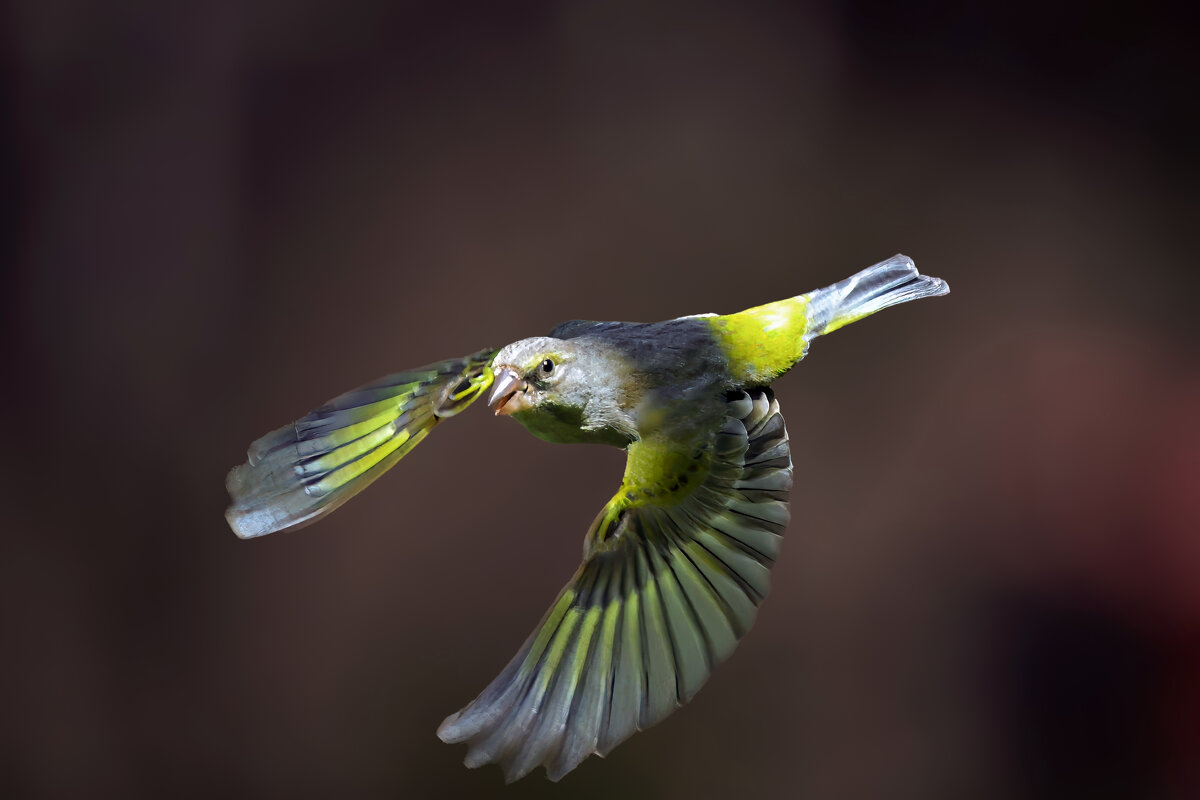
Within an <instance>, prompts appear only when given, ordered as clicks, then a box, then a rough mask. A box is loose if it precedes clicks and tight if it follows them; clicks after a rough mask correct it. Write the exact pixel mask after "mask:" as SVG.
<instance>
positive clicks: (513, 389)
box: [488, 367, 529, 414]
mask: <svg viewBox="0 0 1200 800" xmlns="http://www.w3.org/2000/svg"><path fill="white" fill-rule="evenodd" d="M528 388H529V385H528V384H527V383H525V381H524V380H522V379H521V376H520V375H518V374H517V371H516V370H514V369H513V368H512V367H504V368H503V369H501V370H500V371H499V372H497V373H496V380H495V381H494V382H493V383H492V393H491V394H490V395H488V405H489V406H490V407H491V409H492V411H495V412H496V413H497V414H513V413H515V412H517V411H522V410H524V409H526V408H529V401H528V400H526V399H525V390H526V389H528Z"/></svg>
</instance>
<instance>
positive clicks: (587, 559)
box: [438, 389, 792, 781]
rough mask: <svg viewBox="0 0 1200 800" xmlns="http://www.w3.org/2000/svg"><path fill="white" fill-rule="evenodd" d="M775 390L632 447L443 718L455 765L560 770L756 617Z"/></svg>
mask: <svg viewBox="0 0 1200 800" xmlns="http://www.w3.org/2000/svg"><path fill="white" fill-rule="evenodd" d="M791 485H792V461H791V455H790V451H789V447H788V437H787V431H786V429H785V428H784V423H783V417H782V416H780V413H779V404H778V403H777V402H776V401H775V399H774V397H773V395H772V393H771V391H770V389H754V390H752V391H751V392H749V393H746V392H738V393H736V394H732V395H731V396H730V398H729V399H728V402H727V406H726V417H725V420H724V424H723V426H722V427H721V428H720V429H719V430H718V431H716V432H715V433H714V434H712V436H711V437H709V439H708V440H707V441H705V442H703V443H701V444H700V445H699V446H698V447H689V448H685V449H682V450H681V449H678V448H673V447H671V446H669V445H666V444H663V443H655V442H653V441H647V442H638V443H636V444H634V445H631V446H630V451H629V460H628V462H627V465H626V472H625V480H624V482H623V483H622V486H621V490H620V491H619V492H618V493H617V495H616V496H615V497H614V498H613V499H612V500H611V501H610V502H609V503H608V505H606V506H605V508H604V510H603V511H602V512H601V513H600V515H599V516H598V517H597V519H596V522H595V523H593V525H592V529H591V530H590V531H589V533H588V538H587V541H586V542H585V548H584V549H585V553H584V562H583V564H582V565H581V566H580V567H579V569H578V570H577V571H576V573H575V576H574V577H573V578H572V580H571V582H570V583H569V584H567V586H566V587H565V588H564V589H563V591H562V593H561V594H560V595H559V596H558V599H557V600H556V601H555V603H554V605H553V606H552V607H551V609H550V610H549V611H548V612H547V614H546V616H545V617H544V618H543V619H542V622H541V624H540V625H539V626H538V627H537V629H536V630H535V631H534V632H533V634H532V635H531V636H530V637H529V639H528V640H527V641H526V642H525V644H524V645H523V646H522V647H521V649H520V651H519V652H518V653H517V655H516V656H515V657H514V658H513V659H512V661H511V662H510V663H509V664H508V666H507V667H506V668H505V669H504V671H503V672H502V673H501V674H500V676H499V677H497V678H496V679H495V680H494V681H493V682H492V683H491V685H490V686H488V687H487V688H486V689H484V691H483V693H482V694H480V695H479V697H477V698H476V699H475V700H474V701H473V702H472V703H471V704H470V705H468V706H467V707H466V708H464V709H463V710H461V711H459V712H458V713H456V714H453V715H451V716H450V717H448V718H447V719H446V720H445V722H443V723H442V725H441V727H440V728H439V729H438V736H440V737H441V738H442V739H443V740H444V741H446V742H467V743H468V744H469V745H470V749H469V751H468V753H467V757H466V761H465V763H466V765H467V766H469V767H477V766H480V765H483V764H486V763H490V762H495V763H497V764H499V765H500V766H501V767H503V769H504V772H505V776H506V777H507V779H508V780H510V781H512V780H516V779H517V778H520V777H522V776H524V775H525V774H527V773H528V772H529V771H530V770H532V769H534V768H535V767H536V766H538V765H545V767H546V770H547V773H548V775H549V777H550V779H551V780H558V779H559V778H561V777H562V776H563V775H565V774H566V773H568V772H570V771H571V770H572V769H574V768H575V767H576V766H578V765H579V764H580V762H582V761H583V760H584V759H585V758H587V757H588V756H589V755H590V754H592V753H598V754H600V755H605V754H607V753H608V752H609V751H610V750H612V748H614V747H615V746H616V745H618V744H620V743H621V742H622V741H624V740H625V739H627V738H628V737H629V736H631V735H632V734H633V733H634V732H635V731H637V730H641V729H644V728H648V727H649V726H651V725H654V724H655V723H657V722H659V721H661V720H662V719H663V718H665V717H666V716H667V715H669V714H670V713H671V712H672V711H673V710H675V708H677V707H678V706H680V705H682V704H683V703H685V702H687V701H688V700H689V699H691V697H692V696H693V695H694V694H695V693H696V691H697V690H699V688H700V687H701V686H702V685H703V684H704V682H705V681H706V680H707V679H708V676H709V675H710V674H711V673H712V670H713V669H714V668H715V667H716V665H717V664H719V663H721V662H722V661H724V660H725V659H726V658H727V657H728V656H729V654H730V653H731V652H732V651H733V649H734V647H735V646H736V644H737V642H738V640H739V639H740V638H741V637H742V636H743V635H744V634H745V633H746V631H748V630H749V629H750V626H751V625H752V624H753V622H754V617H755V613H756V611H757V607H758V604H759V603H760V602H761V601H762V599H763V598H764V597H765V596H766V594H767V588H768V571H769V569H770V567H771V565H772V564H773V563H774V560H775V557H776V555H777V554H778V552H779V544H780V540H781V534H782V533H783V529H784V527H785V525H786V524H787V521H788V506H787V499H788V493H789V491H790V489H791Z"/></svg>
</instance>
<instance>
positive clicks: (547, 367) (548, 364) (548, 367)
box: [538, 358, 554, 377]
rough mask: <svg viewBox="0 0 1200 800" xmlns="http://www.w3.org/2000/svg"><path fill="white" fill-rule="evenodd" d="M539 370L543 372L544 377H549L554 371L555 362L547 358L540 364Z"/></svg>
mask: <svg viewBox="0 0 1200 800" xmlns="http://www.w3.org/2000/svg"><path fill="white" fill-rule="evenodd" d="M538 372H540V373H541V374H542V377H549V376H550V374H551V373H552V372H554V362H553V361H551V360H550V359H548V358H547V359H546V360H545V361H543V362H542V363H541V364H540V365H539V366H538Z"/></svg>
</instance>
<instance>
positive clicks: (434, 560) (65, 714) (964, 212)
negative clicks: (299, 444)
mask: <svg viewBox="0 0 1200 800" xmlns="http://www.w3.org/2000/svg"><path fill="white" fill-rule="evenodd" d="M959 5H960V4H954V3H944V2H932V3H921V4H917V5H916V6H913V7H907V8H903V9H900V8H897V7H893V6H891V5H890V4H882V3H874V2H850V3H821V4H814V5H811V6H791V5H784V4H772V3H738V4H734V3H728V4H724V3H712V2H687V3H683V2H669V3H656V4H653V6H650V4H644V3H632V2H616V3H599V2H579V3H566V2H564V3H547V2H543V3H520V4H510V3H483V2H475V3H465V4H458V3H456V4H448V3H429V2H402V1H397V0H392V1H391V2H379V1H374V2H373V1H372V0H365V1H363V0H356V1H355V2H348V3H347V2H329V1H328V0H319V1H318V2H315V3H307V4H290V3H285V2H282V1H281V0H255V2H250V3H232V2H218V3H203V4H200V3H197V4H192V6H191V7H190V8H173V7H168V6H167V5H164V4H161V3H141V4H118V5H114V4H111V3H100V2H94V1H92V0H62V1H61V2H54V3H45V2H32V1H30V2H24V3H20V2H19V3H16V4H14V5H12V6H10V9H9V12H8V14H7V17H8V20H9V22H10V23H11V24H10V25H7V26H5V27H6V28H7V30H8V32H7V33H6V34H5V39H4V48H5V51H6V52H7V54H8V57H7V58H6V59H5V60H4V69H5V70H6V73H7V84H6V85H7V87H8V89H9V97H10V100H11V102H10V105H9V107H10V116H9V118H8V120H7V123H8V124H6V125H5V129H6V131H7V132H8V134H9V135H8V137H7V144H8V145H9V146H8V147H7V148H6V149H5V154H4V158H5V160H6V162H7V163H6V166H7V167H8V169H7V170H6V172H7V173H8V174H10V175H13V176H15V178H14V181H12V182H9V185H10V186H14V187H15V189H16V191H15V200H16V202H15V203H14V204H13V207H12V209H11V213H9V214H7V215H6V223H5V225H4V229H5V231H6V232H7V233H8V234H10V235H9V236H8V237H6V240H7V241H6V243H5V244H6V248H7V249H6V257H5V258H4V260H3V261H4V264H5V271H6V277H5V284H4V292H3V297H2V299H0V302H2V303H3V319H2V320H0V325H2V326H3V347H4V351H5V353H4V355H5V364H6V369H5V374H6V375H7V376H8V378H7V379H6V380H5V381H4V383H5V391H4V392H3V394H4V397H3V400H2V401H0V413H2V415H3V419H4V420H5V425H4V443H5V444H4V448H5V451H6V457H5V458H3V459H0V500H2V502H3V505H4V508H5V512H6V513H5V515H4V521H3V529H4V536H3V541H4V556H3V558H2V559H0V601H2V602H3V608H4V614H3V617H4V624H3V632H4V636H3V641H4V645H5V646H4V651H5V657H4V658H3V668H2V669H3V676H4V680H3V686H4V709H3V713H2V714H0V720H2V722H0V735H2V737H3V738H2V740H0V744H2V747H0V791H3V793H4V795H5V796H7V797H25V796H31V797H32V796H44V797H133V796H137V797H142V796H145V797H186V796H196V797H217V796H220V797H250V796H254V797H273V796H286V797H359V796H361V797H458V796H462V797H469V796H490V795H493V794H497V795H505V796H513V797H517V796H531V797H532V796H537V797H572V798H575V797H580V798H586V797H611V796H624V797H641V796H654V797H666V798H670V797H705V796H737V797H740V796H766V797H813V798H877V797H890V798H901V797H904V798H907V797H913V798H918V797H919V798H961V797H976V798H980V797H997V798H999V797H1006V798H1007V797H1047V798H1049V797H1053V798H1067V797H1089V798H1099V797H1156V798H1170V797H1185V796H1193V797H1194V796H1196V795H1194V794H1191V792H1193V791H1197V790H1198V788H1200V769H1198V768H1197V764H1198V761H1200V723H1198V720H1200V367H1198V362H1197V352H1196V349H1197V348H1196V345H1197V337H1196V327H1197V326H1196V324H1195V319H1196V299H1195V298H1196V291H1197V288H1198V287H1197V281H1196V277H1195V276H1196V266H1195V261H1194V258H1195V251H1194V246H1193V245H1192V242H1191V241H1190V240H1194V238H1195V233H1196V223H1197V219H1200V217H1198V214H1197V212H1198V211H1200V208H1198V204H1197V200H1196V193H1195V181H1196V178H1197V172H1196V169H1195V162H1194V161H1193V160H1191V156H1193V155H1194V152H1193V151H1194V147H1195V141H1196V133H1197V131H1196V128H1195V126H1194V125H1192V124H1191V123H1192V120H1191V118H1190V117H1189V116H1188V113H1187V110H1188V107H1189V106H1191V105H1194V94H1190V93H1189V92H1187V91H1185V86H1186V83H1187V77H1188V75H1187V68H1186V67H1185V64H1186V63H1188V62H1190V57H1185V53H1186V51H1187V49H1188V48H1190V46H1191V41H1192V38H1191V37H1192V34H1191V33H1190V32H1189V31H1188V29H1187V28H1186V26H1185V25H1184V24H1183V23H1184V21H1183V20H1182V19H1179V18H1173V17H1171V16H1169V15H1168V14H1167V13H1166V10H1165V9H1158V8H1154V7H1153V6H1144V7H1136V8H1135V7H1133V6H1127V7H1125V8H1123V9H1122V10H1121V11H1120V12H1119V13H1118V12H1117V11H1115V10H1114V11H1111V12H1109V11H1106V10H1105V7H1104V6H1103V4H1100V5H1099V6H1098V5H1097V4H1092V3H1084V2H1067V3H1064V4H1051V3H1016V4H1015V5H1014V4H1012V3H1005V4H999V3H993V4H989V5H988V6H980V7H978V8H975V9H974V10H971V9H964V8H959V7H958V6H959ZM968 5H969V4H968ZM897 251H902V252H905V253H907V254H909V255H912V256H913V257H914V258H916V260H917V263H918V265H919V266H920V267H921V268H922V269H923V270H924V271H926V272H928V273H930V274H934V275H938V276H942V277H944V278H946V279H947V280H948V281H949V282H950V284H951V286H952V287H953V294H951V295H950V296H949V297H948V298H945V299H939V300H937V301H929V302H922V303H919V304H915V305H911V306H905V307H902V308H899V309H893V310H889V311H888V312H887V313H885V314H881V315H880V316H879V317H877V318H873V319H871V320H868V321H866V322H863V323H861V324H859V325H855V326H852V327H851V328H848V329H845V330H843V331H840V332H838V333H837V334H836V335H835V336H832V337H830V338H829V339H828V340H822V341H820V342H818V343H817V344H816V345H815V346H814V348H813V352H812V354H811V355H810V357H809V359H808V360H807V361H806V362H805V363H804V364H802V365H801V366H800V367H799V368H797V369H796V370H794V371H793V372H792V373H791V374H789V375H787V376H786V377H784V378H783V379H782V380H780V381H779V382H778V383H777V384H776V389H777V392H778V395H779V397H780V399H781V402H782V404H783V409H784V412H785V414H786V416H787V420H788V423H789V428H790V430H791V434H792V440H793V442H794V446H795V451H794V452H795V456H796V473H795V475H796V488H795V492H794V495H793V509H794V519H793V523H792V525H791V527H790V528H789V530H788V535H787V542H786V546H785V548H784V551H783V556H782V560H781V561H780V562H779V564H778V565H777V567H776V569H775V571H774V587H775V588H774V590H773V593H772V596H771V597H770V598H769V600H768V602H767V603H766V604H765V605H764V607H763V609H762V612H761V614H760V617H759V622H758V625H757V627H756V629H755V630H754V631H753V633H752V634H751V635H750V636H749V637H747V639H746V640H745V641H744V642H743V643H742V646H741V647H740V648H739V650H738V652H737V653H736V654H735V655H734V657H733V658H732V659H731V660H730V661H729V662H728V663H727V664H726V665H724V666H723V667H722V668H721V669H720V670H718V671H717V673H716V674H715V676H714V677H713V678H712V680H711V681H710V682H709V685H708V686H707V687H706V688H705V689H704V691H703V692H701V693H700V695H699V696H698V697H697V698H696V700H695V701H694V702H693V703H692V704H690V705H689V706H688V707H686V708H684V709H682V710H681V711H679V712H678V713H676V714H675V715H674V716H673V717H672V718H671V719H669V720H668V721H667V722H665V723H663V724H662V725H660V726H658V727H657V728H654V729H652V730H651V731H648V732H645V733H642V734H639V735H637V736H636V737H634V738H633V739H632V740H631V741H629V742H628V743H626V744H625V745H623V746H621V747H620V748H618V749H617V750H616V751H615V752H614V753H613V754H612V755H611V756H610V757H609V758H608V759H605V760H600V759H591V760H589V761H588V762H586V763H585V764H584V765H583V766H582V767H581V768H579V769H578V770H577V771H576V772H574V773H572V774H571V775H570V776H568V777H567V778H566V779H565V780H564V781H563V782H562V783H560V784H557V785H555V784H550V783H548V782H547V781H545V780H544V778H543V777H542V774H541V773H540V771H539V772H538V773H536V774H535V775H534V776H532V777H530V778H527V779H525V780H524V781H521V782H520V783H518V784H515V785H513V786H511V787H507V788H505V787H504V786H503V784H502V780H501V776H500V773H499V772H498V771H497V770H496V769H495V768H490V767H489V768H485V769H482V770H477V771H468V770H466V769H464V768H463V767H462V766H461V765H460V764H459V761H460V759H461V758H462V756H463V749H462V748H461V747H450V746H446V745H443V744H442V743H441V742H439V741H438V740H437V739H436V738H435V736H434V729H435V728H436V726H437V724H438V723H439V722H440V721H441V719H442V717H443V716H445V715H446V714H448V713H450V712H452V711H454V710H456V709H457V708H459V707H460V706H461V705H463V704H465V703H466V702H467V701H468V700H470V699H471V698H472V697H473V696H474V695H475V693H476V692H478V691H479V690H480V689H482V688H483V686H484V685H485V684H486V683H487V682H488V681H489V680H490V679H491V678H492V677H493V676H494V675H495V673H496V672H497V671H498V670H499V669H500V668H501V667H502V666H503V664H504V663H505V662H506V661H507V659H508V658H509V657H510V655H511V654H512V652H513V651H514V650H515V649H516V647H517V646H518V644H519V643H520V642H521V641H522V639H523V638H524V636H525V635H526V634H527V632H528V631H529V630H530V628H531V626H532V625H533V624H534V622H535V621H536V620H537V619H538V617H539V616H540V614H541V613H542V611H543V610H544V608H545V607H546V605H547V604H548V603H549V601H550V600H551V599H552V598H553V596H554V594H555V592H556V591H557V589H558V588H559V587H560V585H561V584H562V582H563V581H564V580H565V579H566V578H567V576H568V575H569V574H570V573H571V571H572V569H573V568H574V565H575V563H576V562H577V560H578V556H579V547H580V542H581V539H582V536H583V533H584V531H585V530H586V528H587V525H588V523H589V522H590V520H591V518H592V516H593V515H594V513H595V512H596V510H597V509H598V508H599V507H600V504H601V503H602V502H604V500H605V499H607V497H608V496H609V494H610V493H611V491H612V489H613V488H614V487H615V485H616V482H617V478H618V475H619V472H620V463H621V455H620V453H618V452H617V451H615V450H614V451H606V450H601V449H595V448H586V447H579V448H570V447H556V446H551V445H547V444H544V443H542V442H539V441H537V440H535V439H533V438H531V437H530V436H528V435H527V434H526V433H525V432H524V431H523V430H521V429H520V428H519V426H517V425H514V424H512V423H511V422H508V421H503V420H501V421H497V420H494V419H493V418H491V417H490V415H488V414H487V413H485V412H483V411H482V410H481V409H475V410H474V413H469V414H465V415H463V416H462V417H461V418H458V419H456V420H455V421H454V424H450V425H445V426H443V427H442V428H440V429H439V430H438V431H437V432H436V434H435V435H434V436H433V437H432V439H431V440H430V441H429V442H427V443H426V444H424V445H422V446H421V448H420V449H419V450H418V451H417V452H416V453H414V454H413V455H412V456H411V457H410V458H409V459H407V460H405V461H404V462H402V463H401V464H400V465H399V466H398V467H397V468H395V470H394V471H393V472H392V473H391V474H389V475H388V476H387V477H386V478H384V479H383V480H382V481H380V482H379V483H378V484H376V485H375V486H374V487H372V488H371V490H369V491H368V492H367V493H366V494H364V495H363V496H361V497H360V498H358V499H356V500H355V502H353V503H351V504H350V505H349V506H347V507H345V508H344V509H342V510H341V511H339V512H338V513H337V514H335V515H334V516H333V517H331V518H329V519H328V520H326V521H324V522H322V523H321V524H319V525H316V526H313V527H310V528H307V529H305V530H303V531H300V532H297V533H293V534H282V535H278V536H273V537H268V538H266V539H263V540H260V541H253V542H241V541H238V540H237V539H235V538H234V536H233V535H232V534H231V533H230V531H229V529H228V528H227V527H226V526H225V523H224V520H223V518H222V512H223V509H224V505H225V502H226V497H225V493H224V489H223V479H224V475H225V472H226V470H227V469H228V468H229V467H231V466H232V465H233V464H235V463H237V462H238V461H240V460H241V459H242V458H243V454H244V449H245V446H246V445H247V444H248V443H249V442H250V441H251V440H252V439H254V438H256V437H257V436H259V435H261V434H262V433H264V432H266V431H267V430H269V429H271V428H274V427H276V426H278V425H280V424H283V423H285V422H286V421H287V420H289V419H293V418H295V417H297V416H300V415H302V414H303V413H305V412H306V411H307V410H309V408H311V407H313V406H315V405H317V404H319V403H320V402H322V401H323V400H325V399H326V398H327V397H330V396H332V395H334V394H337V393H339V392H341V391H343V390H345V389H348V388H350V387H353V386H355V385H357V384H360V383H363V382H365V381H367V380H370V379H373V378H375V377H377V376H378V375H380V374H384V373H388V372H392V371H395V370H398V369H402V368H405V367H411V366H415V365H419V364H423V363H427V362H429V361H432V360H436V359H440V358H448V357H453V356H456V355H460V354H463V353H467V352H470V351H472V350H475V349H477V348H479V347H482V346H485V345H492V344H504V343H506V342H508V341H511V340H514V339H516V338H520V337H523V336H528V335H534V334H540V333H544V332H545V331H547V330H548V329H549V328H550V327H551V326H552V325H554V324H555V323H557V322H559V321H561V320H563V319H569V318H575V317H583V318H594V319H630V320H653V319H664V318H669V317H674V316H678V315H682V314H690V313H698V312H707V311H718V312H725V311H733V310H737V309H740V308H744V307H747V306H751V305H757V304H759V303H762V302H766V301H770V300H775V299H778V298H781V297H785V296H789V295H793V294H797V293H799V292H803V291H807V290H809V289H812V288H815V287H817V286H822V285H825V284H828V283H831V282H833V281H835V280H838V279H841V278H843V277H845V276H847V275H849V274H850V273H852V272H854V271H856V270H857V269H859V268H861V267H863V266H866V265H868V264H871V263H874V262H875V261H878V260H880V259H882V258H885V257H887V256H889V255H891V254H892V253H895V252H897Z"/></svg>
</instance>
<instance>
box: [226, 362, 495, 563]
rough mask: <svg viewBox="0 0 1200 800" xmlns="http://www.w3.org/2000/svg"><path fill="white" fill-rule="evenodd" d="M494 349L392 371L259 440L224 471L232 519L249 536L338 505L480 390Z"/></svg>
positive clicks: (239, 531) (281, 527)
mask: <svg viewBox="0 0 1200 800" xmlns="http://www.w3.org/2000/svg"><path fill="white" fill-rule="evenodd" d="M495 355H496V351H495V350H480V351H479V352H478V353H474V354H472V355H469V356H466V357H464V358H456V359H453V360H451V361H442V362H439V363H437V364H430V365H429V366H428V367H423V368H421V369H415V370H410V371H408V372H400V373H397V374H395V375H388V376H387V377H386V378H380V379H379V380H377V381H375V382H374V383H370V384H367V385H366V386H362V387H360V388H358V389H355V390H354V391H351V392H347V393H346V394H343V395H340V396H338V397H335V398H334V399H333V400H330V401H329V402H328V403H326V404H325V405H323V406H321V407H320V408H318V409H317V410H316V411H313V412H312V413H310V414H308V415H307V416H305V417H304V418H302V419H300V420H297V421H296V422H295V423H293V424H291V425H286V426H284V427H282V428H280V429H279V430H277V431H272V432H271V433H268V434H267V435H266V436H264V437H262V438H261V439H259V440H258V441H256V442H254V443H253V444H252V445H250V449H249V451H248V452H247V460H246V463H245V464H242V465H241V466H238V467H234V468H233V469H232V470H231V471H230V473H229V477H228V478H226V479H225V487H226V488H227V489H228V490H229V497H230V499H231V500H232V503H231V504H230V506H229V509H228V510H227V511H226V512H225V519H227V520H228V521H229V527H231V528H233V531H234V533H236V534H237V535H238V536H240V537H242V538H243V539H249V538H251V537H254V536H263V535H265V534H268V533H274V532H275V531H280V530H284V529H285V528H297V527H300V526H302V525H306V524H308V523H310V522H313V521H315V520H317V519H320V518H321V517H322V516H324V515H325V514H328V513H329V512H331V511H333V510H334V509H335V508H337V507H338V506H340V505H341V504H342V503H344V502H346V501H347V500H349V499H350V498H351V497H353V496H354V495H356V494H358V493H359V492H361V491H362V490H363V489H365V488H366V487H367V486H368V485H369V484H370V483H371V482H372V481H374V480H375V479H376V478H378V477H379V476H380V475H382V474H383V473H384V472H385V471H386V470H387V469H388V467H390V466H392V465H393V464H395V463H396V462H397V461H399V460H400V459H401V458H403V457H404V456H405V455H407V454H408V452H409V451H410V450H412V449H413V448H414V447H416V446H417V443H418V442H420V441H421V440H422V439H424V438H425V437H426V436H427V435H428V434H429V431H430V430H432V429H433V426H434V425H436V424H437V423H438V421H439V420H441V419H444V418H446V417H450V416H453V415H455V414H457V413H458V412H459V411H461V410H462V409H464V408H466V407H467V406H468V405H470V404H471V403H472V402H473V401H474V400H475V398H477V397H478V396H479V395H481V394H482V393H483V392H484V391H485V390H486V389H487V388H488V387H489V386H490V385H491V383H492V379H493V376H492V370H491V366H490V365H491V363H492V359H493V358H494V357H495Z"/></svg>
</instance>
